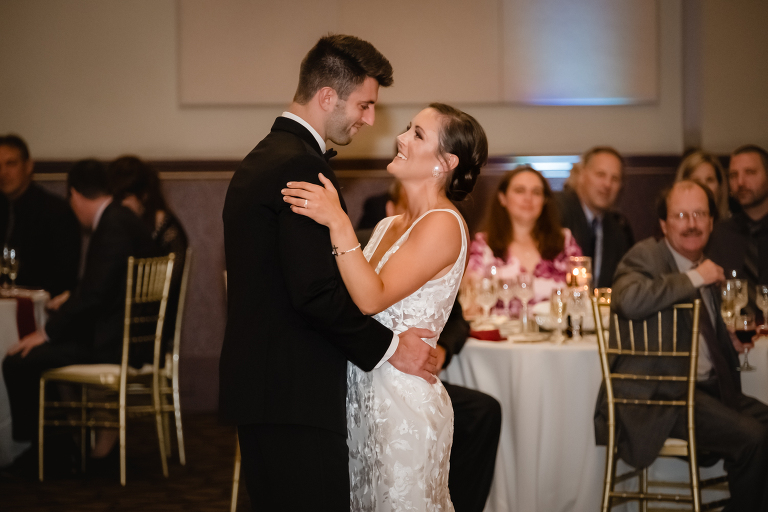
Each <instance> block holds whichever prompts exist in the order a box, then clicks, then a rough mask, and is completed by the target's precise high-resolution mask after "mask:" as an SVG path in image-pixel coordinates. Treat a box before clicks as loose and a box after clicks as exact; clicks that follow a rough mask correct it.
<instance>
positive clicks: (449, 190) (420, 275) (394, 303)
mask: <svg viewBox="0 0 768 512" xmlns="http://www.w3.org/2000/svg"><path fill="white" fill-rule="evenodd" d="M397 151H398V152H397V156H396V157H395V158H394V159H393V160H392V162H391V163H390V164H389V165H388V166H387V170H388V171H389V172H390V173H391V174H392V175H393V176H394V177H395V178H397V179H398V180H399V181H400V183H401V184H402V187H403V190H404V191H405V196H406V197H407V198H408V204H407V207H406V209H405V212H404V213H402V214H401V215H397V216H394V217H387V218H386V219H384V220H382V221H381V222H379V224H378V225H377V226H376V228H375V230H374V232H373V235H372V236H371V240H370V241H369V242H368V245H366V247H365V250H364V251H359V250H357V249H359V248H360V244H359V243H358V241H357V238H356V237H355V232H354V229H353V228H352V223H351V222H350V221H349V218H348V217H347V215H346V214H345V213H344V211H343V210H342V208H341V206H340V204H339V199H338V194H337V193H336V190H335V188H334V187H333V185H332V184H331V181H330V180H327V179H326V178H325V177H324V176H322V175H321V176H320V181H321V182H322V184H323V186H319V185H313V184H310V183H288V185H287V186H288V188H286V189H284V190H283V194H284V195H285V197H284V199H285V201H286V202H288V203H290V204H291V205H292V206H291V209H292V210H293V211H294V212H295V213H297V214H300V215H305V216H307V217H309V218H311V219H313V220H315V221H316V222H318V223H320V224H322V225H324V226H328V228H329V230H330V238H331V244H332V247H333V254H334V255H335V256H336V262H337V265H338V267H339V271H340V273H341V277H342V279H343V280H344V284H345V285H346V287H347V290H348V291H349V293H350V295H351V297H352V299H353V300H354V302H355V304H357V306H358V307H359V308H360V310H361V311H362V312H363V313H366V314H370V315H375V316H374V318H376V320H378V321H379V322H381V323H382V324H384V325H385V326H387V327H388V328H390V329H392V330H393V331H394V332H395V333H402V332H403V331H406V330H407V329H409V328H412V327H422V328H427V329H430V330H431V331H433V332H434V333H435V337H434V338H431V339H429V340H426V342H427V343H429V344H430V345H431V346H432V347H433V348H434V347H435V344H436V342H437V338H438V336H439V334H440V332H441V331H442V329H443V326H444V325H445V322H446V320H447V319H448V316H449V314H450V311H451V308H452V307H453V303H454V299H455V297H456V293H457V291H458V289H459V284H460V282H461V276H462V274H463V273H464V267H465V265H466V258H467V248H468V245H469V237H468V230H467V226H466V224H465V222H464V219H463V218H462V217H461V215H460V214H459V212H458V210H457V209H456V207H455V206H454V205H453V203H452V202H451V200H456V201H460V200H462V199H464V198H465V197H466V196H467V194H469V193H470V192H471V191H472V188H473V187H474V184H475V181H476V180H477V176H478V174H479V173H480V168H481V167H482V166H483V165H484V164H485V162H486V160H487V158H488V143H487V141H486V137H485V132H484V131H483V129H482V127H481V126H480V125H479V124H478V122H477V121H476V120H475V119H474V118H473V117H471V116H469V115H468V114H466V113H464V112H461V111H459V110H456V109H455V108H453V107H450V106H448V105H444V104H440V103H433V104H432V105H430V106H429V107H428V108H426V109H424V110H422V111H421V112H419V113H418V114H417V115H416V117H414V118H413V121H412V122H411V124H410V125H409V126H408V129H407V131H406V132H405V133H403V134H401V135H399V136H398V137H397ZM329 250H330V248H329ZM435 362H436V358H435ZM425 376H426V375H425ZM347 431H348V432H349V437H348V439H347V443H348V445H349V455H350V461H349V467H350V486H351V501H350V510H382V511H386V510H430V511H432V510H442V511H451V510H453V505H452V503H451V499H450V496H449V492H448V461H449V456H450V451H451V445H452V442H453V408H452V407H451V401H450V398H449V397H448V394H447V392H446V391H445V388H444V387H443V385H442V383H441V382H440V381H439V380H436V382H435V383H434V384H430V383H429V382H427V381H426V380H424V379H422V378H419V377H415V376H412V375H407V374H405V373H401V372H400V371H398V370H397V369H396V368H395V367H394V366H392V365H390V364H389V363H388V362H385V363H383V364H382V365H380V366H379V367H378V368H376V369H375V370H373V371H372V372H369V373H366V372H363V371H362V370H360V369H359V368H357V367H356V366H354V365H353V364H351V363H349V364H348V365H347ZM413 507H416V508H415V509H414V508H413Z"/></svg>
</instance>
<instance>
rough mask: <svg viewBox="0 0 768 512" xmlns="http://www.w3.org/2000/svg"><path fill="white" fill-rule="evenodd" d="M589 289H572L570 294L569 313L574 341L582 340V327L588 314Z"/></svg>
mask: <svg viewBox="0 0 768 512" xmlns="http://www.w3.org/2000/svg"><path fill="white" fill-rule="evenodd" d="M588 290H589V289H588V288H585V287H576V288H571V289H570V291H569V292H568V306H567V307H568V313H569V314H570V316H571V326H572V327H573V340H574V341H580V340H581V326H582V325H583V321H584V315H586V314H587V301H588V300H589V299H588V295H589V291H588Z"/></svg>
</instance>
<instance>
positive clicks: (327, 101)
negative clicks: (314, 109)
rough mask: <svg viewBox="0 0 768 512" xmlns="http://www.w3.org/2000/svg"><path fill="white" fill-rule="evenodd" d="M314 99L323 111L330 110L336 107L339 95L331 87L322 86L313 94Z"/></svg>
mask: <svg viewBox="0 0 768 512" xmlns="http://www.w3.org/2000/svg"><path fill="white" fill-rule="evenodd" d="M315 100H316V101H317V103H318V105H319V106H320V108H321V109H323V111H325V112H331V111H333V109H335V108H336V103H337V102H338V100H339V95H338V94H336V91H335V90H334V89H333V87H323V88H322V89H320V90H319V91H317V94H315Z"/></svg>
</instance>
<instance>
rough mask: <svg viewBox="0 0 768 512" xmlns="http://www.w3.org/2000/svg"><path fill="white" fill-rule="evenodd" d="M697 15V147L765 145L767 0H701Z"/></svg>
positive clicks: (722, 150) (725, 149)
mask: <svg viewBox="0 0 768 512" xmlns="http://www.w3.org/2000/svg"><path fill="white" fill-rule="evenodd" d="M703 17H704V20H703V27H704V34H705V37H704V45H703V51H702V85H703V87H702V106H701V114H702V145H703V147H705V148H706V149H708V150H709V151H715V152H718V153H729V152H731V151H732V150H733V149H735V148H736V147H737V146H740V145H742V144H745V143H754V144H759V145H761V146H763V147H767V148H768V2H766V1H764V0H738V1H728V0H706V1H705V2H704V16H703Z"/></svg>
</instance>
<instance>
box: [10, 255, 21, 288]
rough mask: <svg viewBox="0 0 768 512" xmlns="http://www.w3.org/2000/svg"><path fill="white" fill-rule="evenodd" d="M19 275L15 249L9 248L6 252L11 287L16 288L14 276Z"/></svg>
mask: <svg viewBox="0 0 768 512" xmlns="http://www.w3.org/2000/svg"><path fill="white" fill-rule="evenodd" d="M18 275H19V258H18V257H17V256H16V249H11V250H10V251H9V254H8V277H10V278H11V288H16V277H17V276H18Z"/></svg>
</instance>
